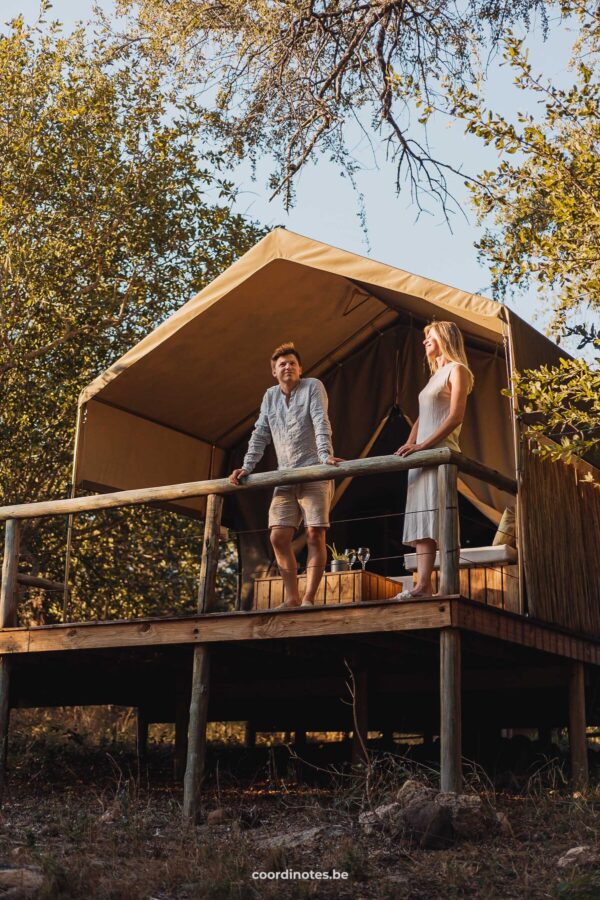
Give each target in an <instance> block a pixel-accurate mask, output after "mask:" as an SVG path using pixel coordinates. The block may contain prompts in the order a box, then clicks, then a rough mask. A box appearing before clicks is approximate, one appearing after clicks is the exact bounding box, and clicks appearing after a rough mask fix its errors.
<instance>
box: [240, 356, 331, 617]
mask: <svg viewBox="0 0 600 900" xmlns="http://www.w3.org/2000/svg"><path fill="white" fill-rule="evenodd" d="M271 371H272V373H273V377H274V378H275V379H276V380H277V384H276V385H274V386H273V387H271V388H269V389H268V390H267V392H266V393H265V395H264V397H263V400H262V404H261V407H260V413H259V416H258V419H257V420H256V424H255V426H254V431H253V432H252V435H251V437H250V441H249V443H248V452H247V453H246V456H245V457H244V461H243V463H242V468H241V469H235V470H234V471H233V472H232V473H231V475H230V476H229V480H230V482H231V483H232V484H239V483H240V479H241V478H245V476H246V475H250V473H251V472H253V471H254V468H255V466H256V465H257V463H258V462H259V461H260V459H261V458H262V455H263V453H264V452H265V448H266V447H267V445H268V444H269V443H270V442H271V441H273V446H274V448H275V453H276V454H277V464H278V468H280V469H289V468H294V469H297V468H300V467H301V466H314V465H318V464H319V463H327V465H330V466H335V465H337V464H338V463H339V462H341V460H340V459H338V458H337V457H336V456H334V455H333V447H332V444H331V425H330V423H329V417H328V415H327V393H326V391H325V388H324V386H323V384H322V382H320V381H319V380H318V379H317V378H302V361H301V359H300V354H299V353H298V351H297V350H296V348H295V347H294V345H293V344H292V343H287V344H282V345H281V347H278V348H277V349H276V350H275V351H274V352H273V355H272V356H271ZM333 491H334V483H333V481H313V482H312V483H310V484H298V485H288V486H285V487H278V488H275V492H274V494H273V500H272V502H271V506H270V508H269V530H270V533H271V544H272V546H273V550H274V551H275V558H276V560H277V565H278V566H279V570H280V572H281V577H282V578H283V584H284V588H285V599H284V602H283V603H282V604H281V607H279V608H289V607H294V606H300V605H302V606H312V605H313V604H314V600H315V594H316V593H317V588H318V587H319V583H320V581H321V578H322V577H323V572H324V571H325V562H326V560H327V549H326V546H325V530H326V529H327V528H328V527H329V508H330V506H331V500H332V497H333ZM302 521H304V526H305V528H306V543H307V546H308V561H307V567H306V592H305V594H304V597H303V598H302V601H300V595H299V592H298V570H297V563H296V557H295V556H294V552H293V550H292V539H293V537H294V532H295V531H296V529H297V528H298V526H299V525H300V522H302Z"/></svg>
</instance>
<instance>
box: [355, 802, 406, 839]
mask: <svg viewBox="0 0 600 900" xmlns="http://www.w3.org/2000/svg"><path fill="white" fill-rule="evenodd" d="M401 810H402V807H401V805H400V804H399V803H385V804H383V805H382V806H377V807H376V808H375V809H372V810H368V811H366V812H362V813H361V814H360V816H359V817H358V824H359V825H361V826H362V827H363V828H364V830H365V832H366V834H372V833H373V832H374V831H375V830H376V829H377V828H384V829H385V828H386V826H387V827H388V828H389V826H390V825H392V827H393V825H394V823H395V820H396V819H397V818H398V814H399V813H400V812H401Z"/></svg>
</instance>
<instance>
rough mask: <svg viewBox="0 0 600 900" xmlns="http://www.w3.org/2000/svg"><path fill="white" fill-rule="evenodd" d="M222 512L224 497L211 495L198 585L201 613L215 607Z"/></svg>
mask: <svg viewBox="0 0 600 900" xmlns="http://www.w3.org/2000/svg"><path fill="white" fill-rule="evenodd" d="M222 512H223V497H222V496H221V495H220V494H209V496H208V497H207V500H206V518H205V520H204V540H203V544H202V563H201V565H200V581H199V583H198V612H201V613H206V612H210V611H211V608H212V607H213V606H214V599H215V584H216V580H217V565H218V562H219V535H220V531H221V514H222Z"/></svg>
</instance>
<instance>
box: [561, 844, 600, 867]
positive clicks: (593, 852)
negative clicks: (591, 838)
mask: <svg viewBox="0 0 600 900" xmlns="http://www.w3.org/2000/svg"><path fill="white" fill-rule="evenodd" d="M599 864H600V853H599V852H598V850H597V849H595V848H593V847H590V846H589V844H583V845H582V846H580V847H571V849H570V850H567V852H566V853H565V854H564V856H561V857H560V859H559V860H558V862H557V863H556V865H557V866H558V867H559V869H569V868H571V867H572V866H597V865H599Z"/></svg>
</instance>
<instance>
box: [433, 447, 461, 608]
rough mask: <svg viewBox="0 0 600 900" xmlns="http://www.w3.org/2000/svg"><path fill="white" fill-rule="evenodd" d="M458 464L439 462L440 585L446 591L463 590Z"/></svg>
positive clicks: (444, 593)
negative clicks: (459, 529)
mask: <svg viewBox="0 0 600 900" xmlns="http://www.w3.org/2000/svg"><path fill="white" fill-rule="evenodd" d="M457 482H458V468H457V466H455V465H441V466H438V503H439V540H438V546H439V551H440V589H439V592H440V594H442V595H446V594H460V569H459V563H460V542H459V534H458V490H457Z"/></svg>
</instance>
